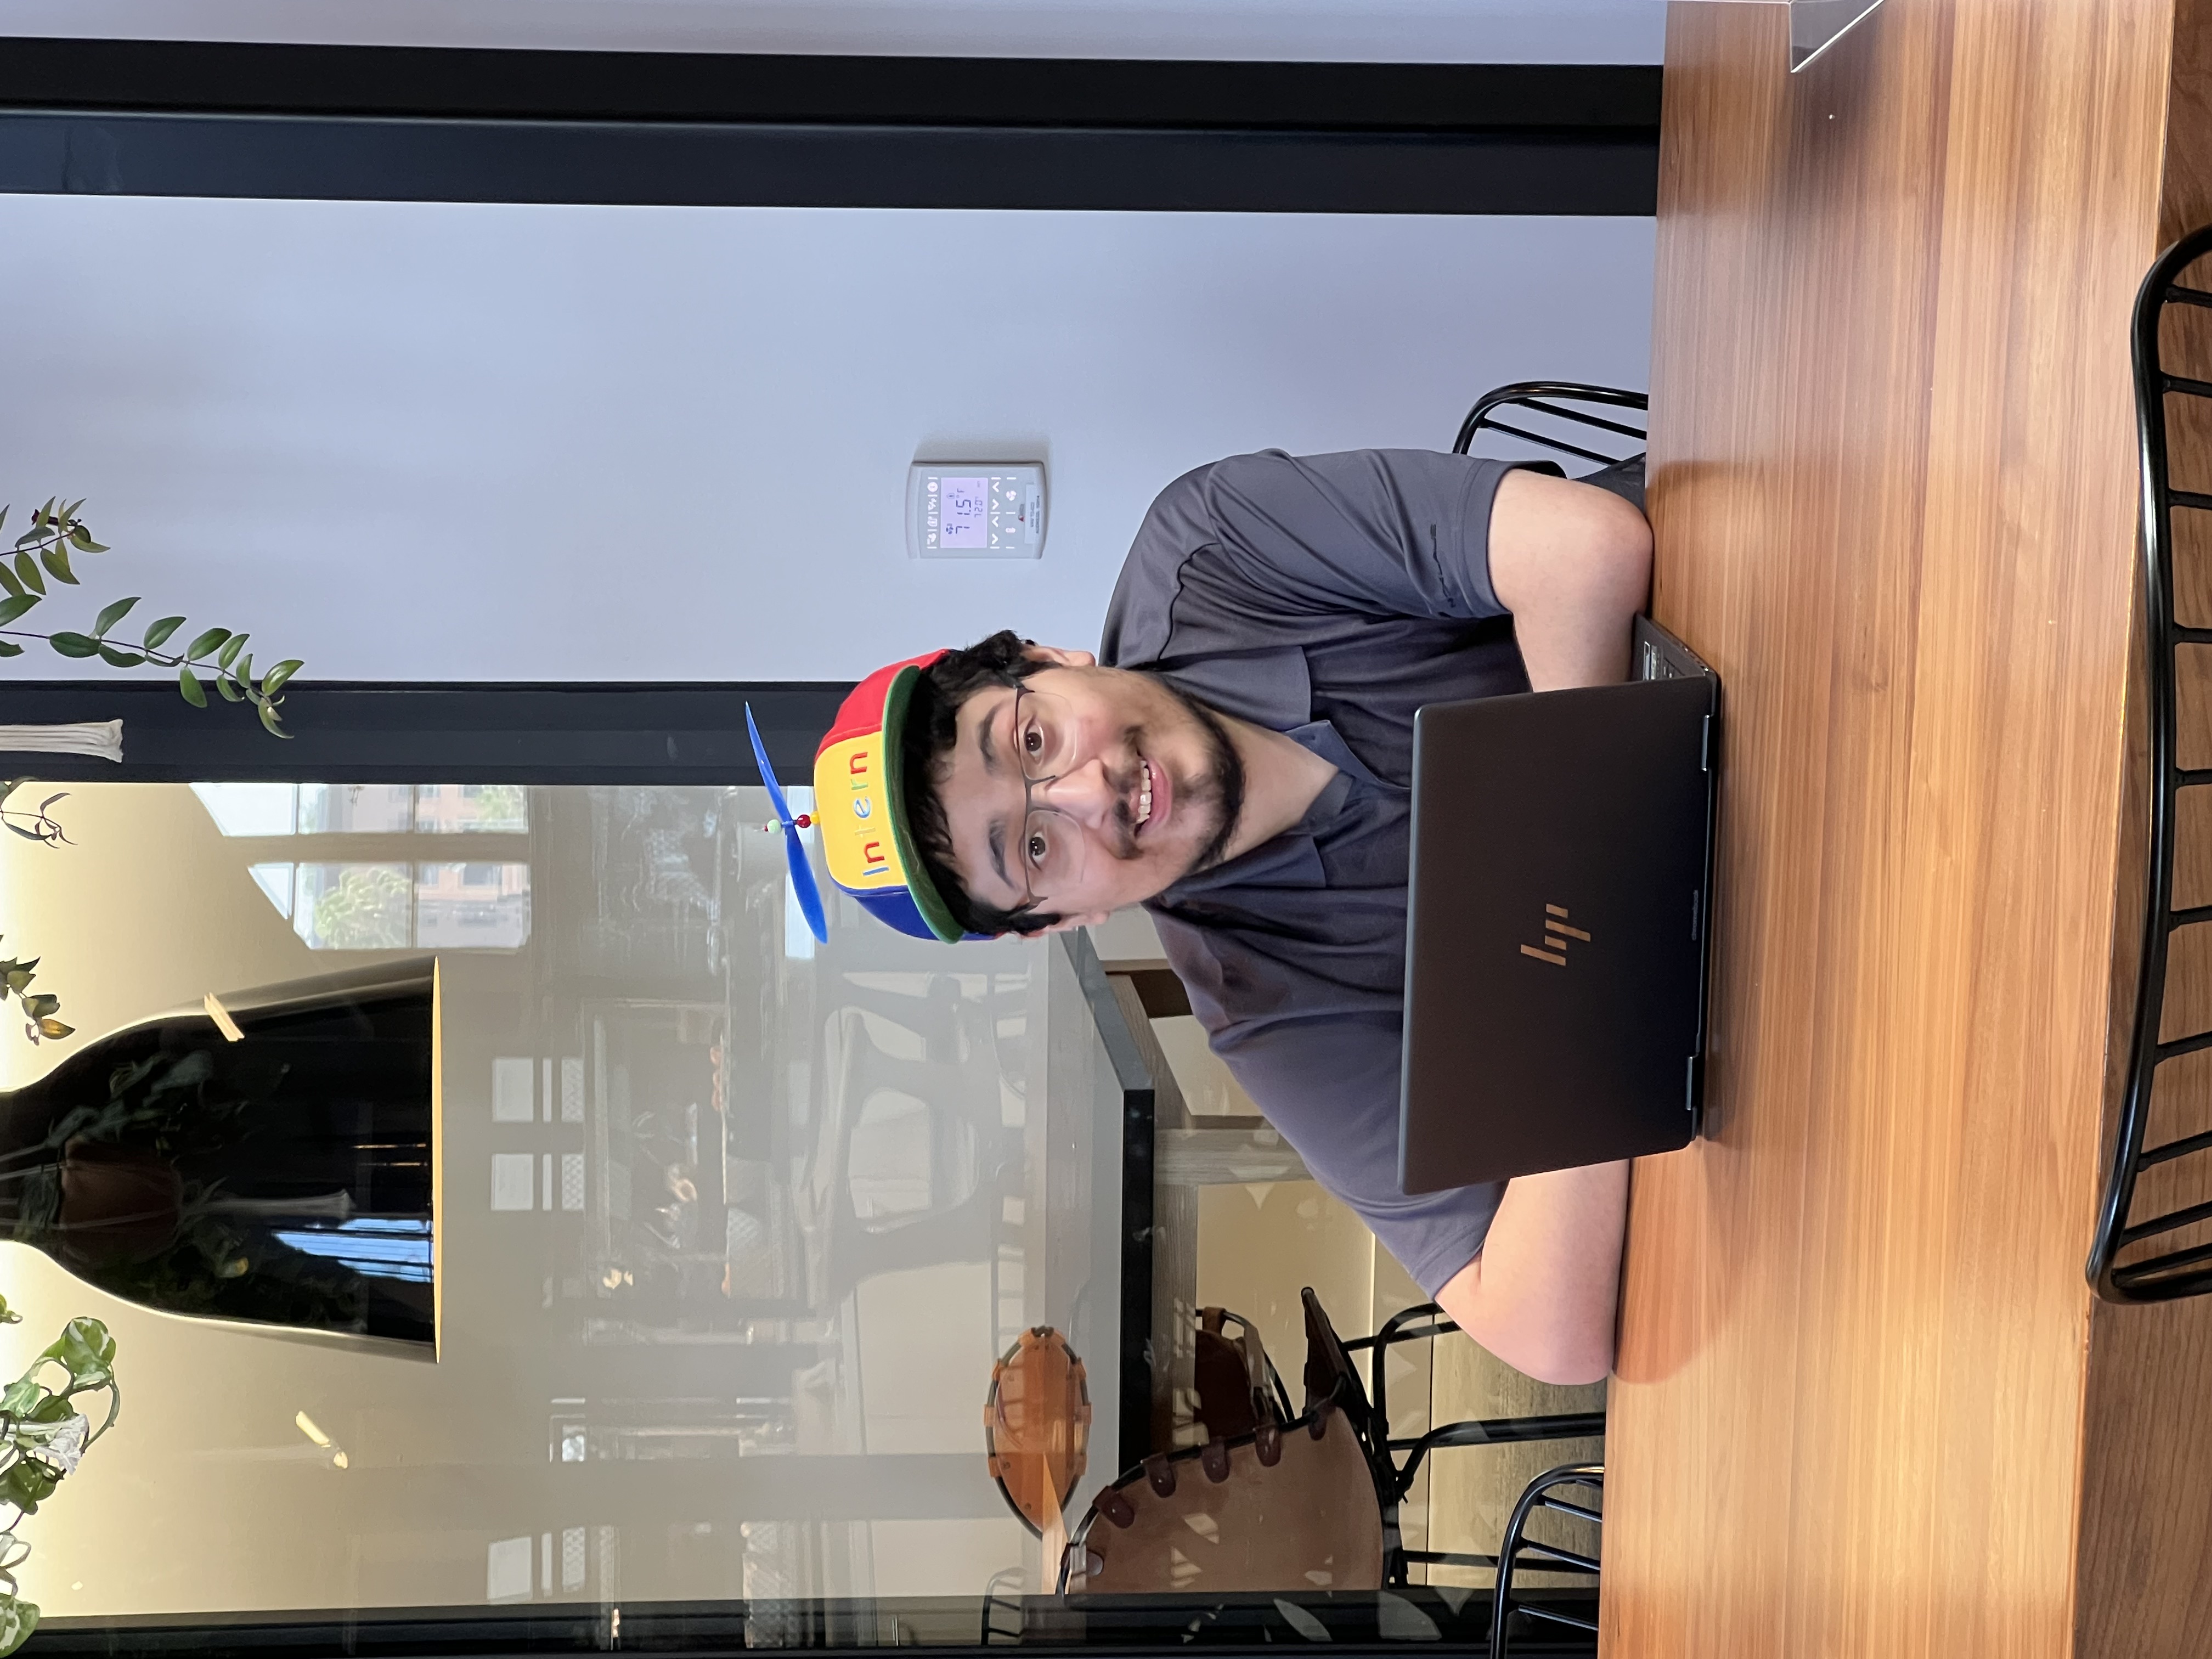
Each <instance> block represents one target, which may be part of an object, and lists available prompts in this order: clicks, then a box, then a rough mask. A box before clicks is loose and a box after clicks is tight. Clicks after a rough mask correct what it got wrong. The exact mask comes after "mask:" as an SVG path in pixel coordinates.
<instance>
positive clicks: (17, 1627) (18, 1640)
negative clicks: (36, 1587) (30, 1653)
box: [0, 1594, 39, 1659]
mask: <svg viewBox="0 0 2212 1659" xmlns="http://www.w3.org/2000/svg"><path fill="white" fill-rule="evenodd" d="M38 1627H39V1604H38V1603H37V1602H36V1601H24V1600H23V1598H22V1597H21V1596H20V1595H12V1594H11V1595H0V1659H8V1656H9V1654H11V1653H13V1652H15V1650H16V1649H17V1648H20V1647H21V1646H22V1645H23V1644H24V1643H26V1642H27V1641H29V1640H30V1639H31V1632H33V1631H34V1630H36V1629H38Z"/></svg>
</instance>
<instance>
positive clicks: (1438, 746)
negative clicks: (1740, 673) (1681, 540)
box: [1399, 619, 1719, 1194]
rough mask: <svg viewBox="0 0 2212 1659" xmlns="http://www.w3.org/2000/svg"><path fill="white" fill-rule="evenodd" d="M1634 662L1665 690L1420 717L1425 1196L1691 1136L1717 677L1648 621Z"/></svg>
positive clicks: (1413, 1155)
mask: <svg viewBox="0 0 2212 1659" xmlns="http://www.w3.org/2000/svg"><path fill="white" fill-rule="evenodd" d="M1634 653H1635V657H1634V664H1633V665H1634V667H1635V669H1636V671H1638V673H1639V674H1640V675H1644V676H1648V678H1639V679H1636V680H1632V681H1630V682H1628V683H1627V684H1621V685H1607V686H1592V687H1588V688H1583V689H1578V690H1568V691H1550V692H1545V693H1541V694H1533V695H1528V696H1507V697H1488V698H1483V699H1480V700H1479V701H1475V702H1460V703H1442V704H1431V706H1429V707H1427V708H1423V709H1422V710H1421V711H1420V712H1419V714H1418V715H1417V716H1416V717H1415V720H1414V738H1413V844H1412V854H1411V868H1412V888H1411V891H1410V893H1409V895H1408V899H1407V942H1406V1018H1405V1034H1404V1051H1403V1063H1402V1066H1401V1082H1400V1089H1401V1095H1400V1113H1399V1116H1400V1133H1399V1180H1400V1184H1401V1187H1402V1188H1403V1189H1404V1190H1405V1191H1406V1192H1407V1193H1408V1194H1419V1193H1428V1192H1437V1191H1441V1190H1443V1189H1444V1188H1450V1187H1458V1186H1464V1185H1467V1184H1469V1183H1471V1182H1487V1181H1503V1180H1506V1179H1509V1178H1510V1177H1511V1176H1516V1175H1528V1174H1533V1173H1534V1172H1536V1171H1539V1170H1558V1169H1567V1168H1571V1167H1573V1166H1576V1165H1579V1164H1599V1163H1607V1162H1610V1161H1612V1160H1613V1159H1616V1158H1631V1157H1635V1156H1638V1155H1641V1154H1644V1153H1647V1152H1663V1151H1667V1150H1669V1149H1671V1148H1674V1147H1677V1146H1682V1145H1684V1144H1685V1143H1686V1142H1687V1141H1688V1140H1689V1139H1691V1137H1692V1134H1693V1133H1695V1132H1696V1121H1697V1111H1698V1107H1699V1091H1700V1088H1701V1085H1702V1076H1701V1072H1702V1054H1703V1050H1704V1001H1705V964H1706V942H1707V939H1708V936H1709V934H1710V932H1711V929H1710V927H1709V925H1708V923H1709V916H1710V912H1711V885H1712V884H1711V829H1712V819H1713V803H1714V778H1715V763H1716V761H1717V755H1718V744H1717V738H1718V723H1719V682H1718V680H1717V678H1716V677H1715V676H1714V675H1713V673H1712V671H1711V669H1709V668H1707V667H1706V666H1705V664H1703V663H1702V662H1700V661H1699V660H1698V659H1697V658H1696V656H1695V655H1694V654H1693V653H1691V652H1690V651H1689V650H1688V649H1687V647H1684V646H1683V645H1682V644H1681V642H1680V641H1678V640H1675V639H1674V637H1673V636H1672V635H1668V634H1667V633H1666V632H1665V630H1664V629H1659V628H1657V627H1656V625H1654V624H1652V623H1650V622H1649V621H1648V619H1639V625H1638V629H1637V636H1636V640H1635V642H1634Z"/></svg>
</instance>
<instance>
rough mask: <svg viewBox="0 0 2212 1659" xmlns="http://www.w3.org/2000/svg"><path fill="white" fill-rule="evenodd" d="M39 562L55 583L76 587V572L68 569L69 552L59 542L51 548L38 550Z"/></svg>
mask: <svg viewBox="0 0 2212 1659" xmlns="http://www.w3.org/2000/svg"><path fill="white" fill-rule="evenodd" d="M39 562H40V564H42V565H44V566H46V574H48V575H49V576H52V578H53V579H54V580H56V581H58V582H63V583H65V584H67V585H68V586H71V587H75V586H76V572H75V571H74V570H71V569H70V562H69V550H68V549H67V548H65V547H64V546H63V545H62V544H60V543H59V542H56V543H55V544H53V545H52V547H42V548H40V550H39Z"/></svg>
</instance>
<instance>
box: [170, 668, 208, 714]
mask: <svg viewBox="0 0 2212 1659" xmlns="http://www.w3.org/2000/svg"><path fill="white" fill-rule="evenodd" d="M177 690H179V691H180V692H182V693H183V694H184V698H185V702H188V703H190V704H191V706H192V707H193V708H206V707H207V693H206V692H204V691H203V690H200V677H199V676H198V675H197V674H195V673H193V672H192V671H191V669H189V668H179V670H178V671H177Z"/></svg>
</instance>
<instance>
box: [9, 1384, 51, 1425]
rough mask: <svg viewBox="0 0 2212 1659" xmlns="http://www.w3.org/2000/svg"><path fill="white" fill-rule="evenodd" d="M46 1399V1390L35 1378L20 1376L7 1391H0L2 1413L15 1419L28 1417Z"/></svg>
mask: <svg viewBox="0 0 2212 1659" xmlns="http://www.w3.org/2000/svg"><path fill="white" fill-rule="evenodd" d="M45 1398H46V1389H44V1388H42V1387H41V1386H40V1383H39V1379H38V1378H37V1377H36V1376H19V1377H17V1378H16V1379H15V1381H14V1382H13V1383H9V1385H8V1386H7V1387H6V1388H5V1389H0V1412H6V1413H9V1414H10V1415H12V1416H15V1417H28V1416H29V1415H30V1414H31V1410H32V1408H33V1407H35V1406H36V1405H37V1404H38V1403H39V1401H41V1400H44V1399H45Z"/></svg>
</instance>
